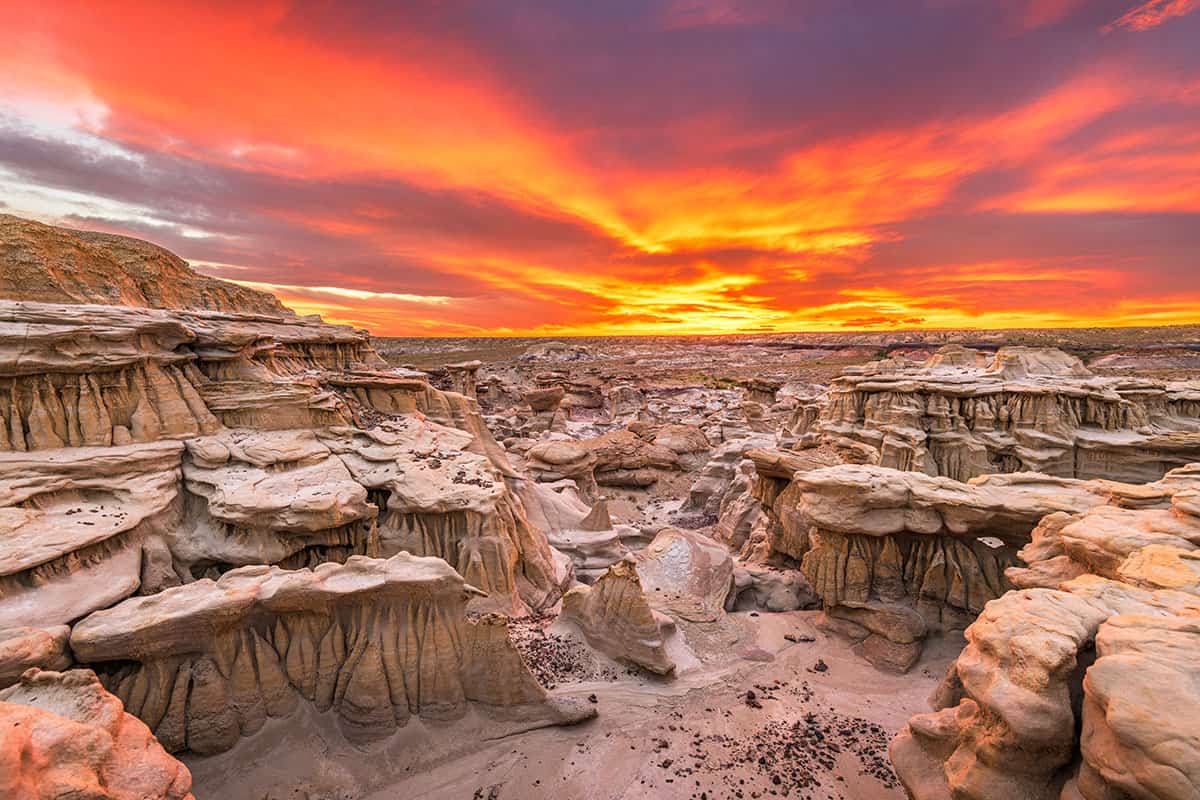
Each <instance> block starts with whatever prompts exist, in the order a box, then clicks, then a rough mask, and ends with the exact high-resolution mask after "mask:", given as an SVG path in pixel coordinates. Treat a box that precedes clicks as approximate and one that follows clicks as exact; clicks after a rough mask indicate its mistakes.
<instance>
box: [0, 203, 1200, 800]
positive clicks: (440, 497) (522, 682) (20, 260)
mask: <svg viewBox="0 0 1200 800" xmlns="http://www.w3.org/2000/svg"><path fill="white" fill-rule="evenodd" d="M0 271H2V275H0V412H3V424H2V425H0V795H2V796H4V797H8V796H12V797H15V798H19V799H20V800H34V798H38V799H39V800H40V798H46V797H68V796H69V797H88V798H98V799H100V798H102V799H103V800H110V799H111V800H133V798H138V800H142V799H143V798H149V799H150V800H167V799H168V798H170V799H171V800H188V798H190V797H191V796H192V794H191V793H194V795H195V797H196V798H199V800H205V798H209V797H221V798H231V799H232V800H264V798H265V799H266V800H285V798H286V799H287V800H294V798H303V799H304V800H331V799H332V798H337V800H384V798H390V797H394V796H398V795H403V796H414V797H431V798H458V797H467V798H470V797H474V798H476V800H506V799H507V800H511V798H548V797H556V798H559V797H585V796H586V797H590V796H595V795H596V793H597V792H598V791H602V793H605V794H606V796H607V795H612V796H613V797H623V798H650V797H654V798H659V797H665V798H680V800H685V799H686V800H697V799H698V798H699V799H700V800H709V798H714V799H715V798H728V800H745V798H766V797H793V798H805V800H818V798H838V799H839V800H850V798H859V797H861V798H875V797H879V798H895V800H899V799H900V798H901V797H902V796H903V794H904V793H905V792H906V791H907V793H908V794H909V796H910V797H911V798H913V799H914V800H935V799H936V800H948V799H949V798H970V800H992V798H1020V799H1021V800H1025V799H1026V798H1029V799H1030V800H1038V799H1040V798H1045V800H1117V799H1118V798H1150V797H1154V798H1172V800H1174V798H1193V797H1196V796H1200V795H1198V794H1197V793H1198V792H1200V774H1197V772H1196V764H1197V763H1200V751H1198V750H1197V747H1196V742H1197V741H1198V740H1200V731H1198V730H1197V729H1196V725H1197V715H1195V714H1187V713H1181V711H1180V710H1181V709H1188V708H1191V707H1192V706H1194V705H1196V702H1197V700H1198V699H1200V687H1197V685H1196V682H1195V680H1194V675H1193V673H1194V669H1193V663H1194V661H1195V658H1194V656H1195V655H1196V654H1197V652H1200V650H1198V649H1197V644H1198V643H1200V382H1196V381H1187V380H1182V379H1178V378H1177V377H1168V378H1163V377H1145V376H1140V375H1139V368H1138V367H1137V366H1136V364H1133V365H1132V366H1131V363H1132V362H1129V358H1130V356H1129V353H1128V352H1126V351H1129V349H1130V346H1129V345H1128V343H1124V342H1123V341H1122V340H1121V338H1120V336H1119V335H1117V334H1114V335H1113V336H1114V337H1116V338H1112V339H1105V340H1104V341H1105V342H1107V343H1109V344H1108V345H1106V346H1110V349H1111V350H1112V352H1113V353H1117V352H1118V351H1120V353H1121V354H1120V355H1117V356H1115V358H1116V360H1117V362H1119V364H1118V366H1114V367H1112V368H1108V367H1105V366H1104V365H1105V363H1109V362H1105V361H1104V360H1103V356H1102V355H1101V356H1099V357H1097V354H1098V353H1103V348H1102V347H1099V346H1098V345H1097V346H1091V344H1090V343H1089V342H1087V341H1084V342H1081V341H1080V340H1078V339H1072V340H1071V341H1072V342H1074V343H1075V346H1074V347H1073V352H1074V353H1084V354H1086V355H1088V356H1089V357H1091V358H1092V360H1091V361H1090V364H1091V366H1088V365H1085V364H1084V363H1083V361H1081V360H1080V359H1079V358H1078V357H1077V356H1076V355H1074V354H1070V353H1067V352H1065V351H1062V350H1057V349H1050V348H1045V347H1030V346H1028V344H1029V342H1030V341H1031V340H1036V337H1032V335H1031V333H1030V332H1029V331H1014V332H998V333H996V334H995V335H994V336H993V335H992V334H990V333H989V334H987V337H986V338H984V339H981V338H980V337H981V336H982V334H980V333H979V332H961V333H960V334H954V333H953V332H948V331H938V332H924V333H919V334H917V333H908V334H902V333H889V334H879V335H875V334H832V335H816V334H814V335H812V337H808V336H802V335H791V334H787V335H746V336H731V337H714V338H711V339H709V338H682V337H678V338H672V337H665V338H660V339H636V338H606V337H592V338H589V339H587V340H586V341H580V342H575V341H572V342H571V343H566V342H548V341H542V340H536V339H524V340H518V339H490V340H461V339H402V340H381V339H373V338H372V337H371V335H370V334H369V333H368V332H366V331H362V330H356V329H354V328H351V327H348V326H345V325H336V324H330V323H326V322H324V321H322V320H321V319H320V318H317V317H312V316H298V315H296V314H294V313H292V312H290V311H288V310H287V309H285V308H283V307H282V306H281V305H280V304H279V303H278V301H276V300H275V299H274V298H273V297H271V296H270V295H266V294H264V293H262V292H259V291H256V290H253V289H246V288H244V287H240V286H237V285H234V284H228V283H224V282H222V281H219V280H216V279H212V278H206V277H203V276H200V275H197V274H196V273H194V272H192V271H191V269H190V267H188V265H187V264H186V263H184V262H183V261H182V260H180V259H178V258H176V257H175V256H173V255H172V254H170V253H168V252H167V251H165V250H162V249H161V248H158V247H155V246H153V245H150V244H148V243H144V242H139V241H137V240H133V239H127V238H125V237H118V236H110V235H106V234H105V235H101V234H89V233H84V232H78V231H70V230H65V229H58V228H53V227H50V226H45V225H41V224H39V223H27V222H25V221H22V220H17V219H15V218H12V217H4V216H0ZM813 337H817V338H813ZM1064 342H1066V339H1064ZM968 344H974V345H981V346H983V347H986V348H987V349H986V351H985V350H982V349H979V348H978V347H974V348H972V347H967V346H966V345H968ZM1084 345H1088V346H1084ZM1187 346H1188V345H1187V344H1186V343H1181V344H1179V345H1178V347H1179V348H1183V349H1187ZM1135 350H1136V348H1135ZM889 353H890V355H889ZM881 357H882V360H875V361H868V359H880V358H881ZM1110 362H1112V363H1116V362H1113V359H1110ZM1093 367H1094V370H1093ZM942 676H945V677H944V678H943V677H942ZM931 693H932V695H933V704H934V708H933V710H932V713H926V709H927V703H926V698H928V697H929V695H930V694H931ZM889 741H890V742H891V746H890V758H889V750H888V742H889ZM598 787H601V788H598Z"/></svg>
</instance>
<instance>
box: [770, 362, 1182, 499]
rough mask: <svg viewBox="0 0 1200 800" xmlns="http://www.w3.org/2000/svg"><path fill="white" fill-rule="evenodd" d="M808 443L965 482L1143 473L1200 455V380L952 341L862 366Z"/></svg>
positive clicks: (839, 390)
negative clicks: (1113, 370) (1091, 366)
mask: <svg viewBox="0 0 1200 800" xmlns="http://www.w3.org/2000/svg"><path fill="white" fill-rule="evenodd" d="M792 428H793V429H794V432H795V433H797V434H798V435H800V438H801V440H802V441H803V442H804V443H806V444H814V443H817V442H826V443H828V444H830V445H833V446H854V445H856V444H857V445H866V446H867V447H869V448H870V451H871V452H872V454H873V463H876V464H878V465H880V466H885V467H892V468H896V469H902V470H915V471H918V472H924V473H926V474H929V475H940V476H946V477H950V478H954V479H956V480H961V481H965V480H967V479H969V478H973V477H975V476H978V475H985V474H989V473H996V472H1017V471H1031V472H1042V473H1045V474H1048V475H1055V476H1058V477H1066V478H1081V479H1090V478H1106V479H1110V480H1119V481H1126V482H1130V483H1143V482H1147V481H1153V480H1157V479H1158V478H1160V477H1161V476H1162V475H1163V473H1165V472H1166V471H1167V470H1169V469H1171V468H1173V467H1177V466H1182V465H1184V464H1187V463H1189V462H1190V461H1194V460H1196V459H1197V458H1200V386H1197V385H1196V384H1195V383H1181V382H1174V383H1172V382H1161V381H1149V380H1142V379H1137V378H1102V377H1097V376H1095V375H1093V374H1092V373H1091V372H1090V371H1089V370H1088V369H1087V368H1086V367H1084V365H1083V364H1082V362H1080V361H1079V360H1078V359H1077V358H1074V357H1072V356H1069V355H1067V354H1065V353H1063V352H1061V351H1059V350H1054V349H1050V348H1026V347H1002V348H1000V350H999V351H997V352H996V354H995V355H994V356H992V357H988V356H986V355H985V354H984V353H982V352H980V351H976V350H971V349H968V348H964V347H960V346H955V345H948V346H946V347H943V348H941V349H940V350H938V351H937V353H936V354H935V355H934V356H933V357H932V358H930V359H929V360H928V361H926V362H924V363H923V364H914V363H912V362H908V361H907V360H905V359H885V360H883V361H877V362H872V363H871V364H868V365H867V366H865V367H850V368H847V369H846V370H845V372H844V373H843V375H842V376H841V377H840V378H838V379H836V380H834V382H833V384H832V386H831V387H830V391H829V395H828V397H827V399H825V400H824V401H823V402H822V403H820V404H819V413H818V414H817V416H816V418H815V419H814V418H812V415H811V413H809V412H805V414H804V415H802V418H801V419H799V420H796V421H794V422H793V425H792Z"/></svg>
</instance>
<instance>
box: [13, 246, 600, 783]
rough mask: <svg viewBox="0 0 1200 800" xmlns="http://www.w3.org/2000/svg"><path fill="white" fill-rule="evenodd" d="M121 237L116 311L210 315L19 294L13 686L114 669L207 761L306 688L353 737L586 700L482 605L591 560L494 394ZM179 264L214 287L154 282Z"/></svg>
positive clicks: (547, 715)
mask: <svg viewBox="0 0 1200 800" xmlns="http://www.w3.org/2000/svg"><path fill="white" fill-rule="evenodd" d="M83 238H86V237H83ZM80 241H81V242H82V241H83V239H81V240H80ZM84 244H86V242H85V243H84ZM22 246H24V245H22ZM113 246H114V247H116V245H113ZM120 246H121V247H124V248H126V250H122V251H121V254H120V258H118V259H117V260H116V261H113V262H111V263H110V262H108V261H105V262H104V265H102V266H103V267H104V269H105V270H111V271H112V274H111V275H108V276H106V278H108V279H111V280H110V281H109V282H110V283H111V285H112V286H113V287H115V288H114V289H113V291H114V292H116V294H113V295H112V297H113V299H114V301H116V302H123V303H129V304H143V305H157V304H185V305H189V306H190V307H189V309H188V310H179V309H173V310H165V309H159V308H144V307H142V308H136V307H129V306H101V305H86V304H72V305H61V304H52V303H39V302H12V301H7V300H5V301H0V412H3V422H4V425H3V430H2V431H0V647H2V648H3V649H2V650H0V685H4V684H7V683H11V682H12V681H13V680H15V679H16V678H17V677H18V676H19V674H20V673H21V671H22V670H24V669H27V668H29V667H42V668H55V669H60V668H64V667H66V666H68V665H70V664H72V663H75V662H79V663H83V664H87V665H90V666H95V667H96V668H97V669H98V670H99V671H100V672H101V673H102V676H103V680H104V681H105V682H106V683H107V684H108V685H109V686H111V687H112V688H113V689H114V690H115V691H116V692H117V693H118V694H119V696H120V697H121V699H122V701H124V702H125V703H126V705H127V707H128V709H129V710H130V711H131V712H132V713H135V714H138V715H141V716H142V717H143V718H144V719H145V720H146V721H147V722H148V723H149V724H150V726H151V727H152V728H154V730H155V731H156V732H157V734H158V735H159V736H161V737H162V739H163V741H164V743H165V744H166V745H167V746H168V747H169V748H171V749H175V750H178V749H191V750H194V751H196V752H215V751H217V750H221V749H225V748H228V747H229V746H231V745H232V743H233V742H235V741H236V740H237V739H238V737H239V736H241V735H248V734H250V733H252V732H253V731H255V730H257V729H258V727H260V726H261V725H262V724H263V722H264V721H265V719H266V718H267V717H269V716H281V715H284V714H286V713H288V712H289V710H290V709H292V708H294V707H296V705H297V704H298V703H300V702H302V701H308V702H311V703H312V704H313V705H314V706H315V707H316V708H317V709H318V710H320V711H325V710H328V709H333V710H334V711H336V713H337V714H338V715H339V718H340V719H341V721H342V723H343V726H344V728H345V730H346V732H347V735H348V736H350V737H351V738H353V739H355V740H359V739H365V738H372V737H375V736H380V735H385V734H386V733H387V732H388V731H390V730H393V729H394V728H395V727H396V726H397V725H401V724H403V722H404V721H405V720H406V719H407V718H408V717H409V715H410V714H419V715H424V716H439V715H441V716H446V715H456V714H459V713H461V712H462V711H463V710H465V708H466V704H467V703H469V702H470V703H475V704H477V705H478V706H479V707H481V708H494V709H497V710H502V711H503V713H504V714H507V715H509V717H510V718H515V719H516V720H518V721H519V722H520V723H521V724H525V721H528V722H529V723H530V724H545V723H554V722H564V721H574V720H576V719H578V718H580V716H581V715H580V714H578V713H576V712H575V711H571V710H569V709H565V708H562V707H559V706H557V705H555V704H552V703H549V702H548V701H547V700H546V698H545V695H544V693H543V692H542V690H541V689H540V688H539V687H538V686H537V683H536V681H535V680H534V679H533V678H532V676H531V675H530V674H529V673H528V672H527V671H526V670H525V668H524V665H523V663H522V662H521V661H520V658H519V656H518V655H517V654H516V652H515V650H513V649H512V646H511V644H510V643H509V641H508V637H507V630H506V627H505V624H504V620H503V618H501V617H498V616H495V615H491V614H485V615H484V616H483V617H481V618H479V619H478V620H476V621H469V620H467V619H466V617H465V614H464V609H465V608H466V606H467V604H468V603H470V605H471V609H472V611H474V612H487V611H490V610H493V609H502V610H505V611H508V612H510V613H528V612H530V611H537V610H541V609H543V608H546V607H549V606H552V605H553V604H555V603H556V602H557V601H558V599H559V597H560V596H561V594H562V592H563V591H564V590H565V588H566V587H567V586H568V585H569V584H570V582H571V578H572V571H571V565H570V563H569V562H568V561H567V560H566V559H565V557H563V556H561V555H560V554H557V553H555V552H554V551H553V550H552V549H551V547H550V545H549V544H548V542H547V539H546V536H545V534H544V533H543V532H542V531H541V530H540V529H538V528H536V527H534V526H533V525H531V524H530V522H529V520H528V518H527V516H526V513H525V509H524V506H523V503H522V501H521V498H520V495H519V493H518V491H517V489H519V488H520V487H522V486H523V485H526V484H529V483H530V482H529V481H528V479H526V478H524V477H523V476H521V475H520V474H519V473H517V472H516V471H515V470H514V469H513V468H512V466H511V465H510V464H509V462H508V460H507V456H506V454H505V452H504V451H503V449H502V448H500V447H499V445H497V443H496V442H495V440H494V439H493V438H492V436H491V434H490V433H489V432H488V430H487V428H486V427H485V425H484V423H483V419H482V417H481V416H480V413H479V408H478V405H477V404H476V402H475V401H474V400H473V399H472V398H470V397H468V396H466V395H463V394H458V393H453V392H443V391H439V390H438V389H435V388H433V387H432V386H431V385H430V384H429V382H428V380H427V376H425V375H424V374H423V373H415V372H412V371H409V370H380V369H379V368H380V367H382V366H383V363H382V361H381V359H380V358H379V357H378V356H377V355H376V354H375V353H374V351H373V350H372V348H371V346H370V342H369V338H368V336H367V334H366V333H365V332H364V331H356V330H352V329H350V328H348V327H345V326H337V325H326V324H324V323H322V322H321V321H320V320H319V319H315V318H302V317H296V316H295V315H293V314H291V313H290V312H286V311H284V310H283V309H282V308H281V307H279V306H278V305H277V304H276V303H275V302H274V300H273V298H271V302H270V303H269V304H267V305H266V306H265V307H262V308H259V307H257V306H254V305H253V304H251V303H249V301H246V302H245V303H242V301H241V300H239V299H238V298H239V297H240V295H239V294H238V291H240V290H237V287H227V289H228V291H226V290H225V289H220V287H215V288H214V287H213V286H208V285H207V284H205V283H204V281H203V280H201V279H199V278H197V277H196V276H194V275H191V273H188V275H190V276H191V277H189V278H187V280H186V281H182V279H180V280H176V278H175V277H172V276H173V275H174V274H175V273H166V272H163V271H162V270H161V269H160V268H159V265H156V264H154V263H149V262H150V261H152V260H153V259H157V258H159V255H156V253H157V250H156V249H154V248H150V246H148V245H147V246H146V247H147V248H149V249H147V250H145V251H143V250H140V249H138V246H137V245H136V244H121V245H120ZM80 247H83V245H82V244H81V245H80ZM7 252H8V251H7V250H4V251H0V258H2V257H3V256H4V254H5V253H7ZM21 252H23V253H24V252H34V253H35V255H36V257H37V258H40V259H42V260H43V261H46V260H47V259H49V260H51V261H52V260H53V253H51V252H50V251H36V252H35V251H33V250H28V248H26V250H22V251H21ZM79 252H80V253H81V255H79V258H80V259H84V260H87V259H92V258H96V259H98V258H100V257H101V256H99V255H96V254H94V253H91V251H86V250H80V251H79ZM22 258H24V256H22ZM114 258H117V257H116V256H114ZM164 258H166V257H165V256H164ZM139 259H141V260H140V261H139ZM166 260H167V262H169V263H168V264H167V266H172V265H173V267H172V268H174V267H179V268H181V269H185V268H186V265H182V262H179V263H178V264H175V263H174V262H173V261H170V258H167V259H166ZM176 261H177V260H176ZM22 264H24V262H22ZM57 264H58V262H54V263H49V261H47V263H43V264H42V269H43V270H44V271H45V272H46V274H47V275H48V276H49V277H46V278H45V280H44V281H43V283H44V284H45V286H48V287H51V289H53V291H55V292H63V293H66V294H68V295H70V296H69V297H58V296H57V295H53V297H54V299H59V300H66V301H68V302H72V303H77V302H78V301H80V300H87V299H93V298H94V297H96V295H95V294H94V293H87V292H84V293H83V294H79V295H78V296H77V295H76V294H72V293H71V292H73V291H74V290H73V289H71V288H70V287H72V286H74V283H72V282H73V281H75V282H80V283H82V284H88V285H89V286H90V284H91V283H92V282H93V280H94V278H95V277H96V276H95V275H92V274H91V273H89V272H87V269H85V268H84V267H78V265H76V267H78V268H76V267H72V269H74V272H70V270H66V268H65V267H64V271H61V272H55V269H57V268H58V267H57ZM181 265H182V266H181ZM22 269H24V266H22ZM68 273H69V274H68ZM5 276H6V278H7V276H8V273H7V272H6V273H5ZM185 277H186V276H185ZM158 280H161V281H162V282H163V283H165V284H171V283H179V284H180V285H184V284H187V285H189V286H190V287H191V290H194V292H195V296H194V297H192V296H190V295H189V296H188V297H182V296H174V295H168V294H161V293H160V294H157V295H154V294H152V293H150V289H149V288H146V287H144V286H143V284H147V286H148V285H149V284H148V283H147V282H149V283H153V282H154V281H158ZM181 281H182V282H181ZM188 281H190V283H188ZM214 283H216V282H214ZM31 285H35V284H31ZM64 287H66V288H64ZM138 287H143V288H140V289H139V288H138ZM94 288H95V287H91V288H89V289H88V291H91V290H92V289H94ZM47 291H50V290H49V289H48V290H47ZM97 291H99V290H97ZM138 292H141V294H138ZM222 292H225V294H222ZM10 294H11V293H10ZM20 296H24V295H20ZM101 296H102V297H103V298H104V299H108V298H109V295H107V294H103V292H101ZM249 297H250V298H251V299H253V293H252V294H251V295H249ZM227 302H228V303H230V304H232V305H233V306H234V307H235V309H236V310H235V312H229V311H214V310H204V309H206V308H208V307H210V306H209V303H211V304H212V305H215V306H218V307H223V306H222V304H224V303H227ZM239 303H242V304H241V305H239ZM247 309H248V310H250V311H252V312H253V313H242V312H244V311H245V310H247ZM263 312H267V313H263ZM460 366H461V369H455V370H452V377H453V378H454V379H455V380H457V381H458V383H459V384H461V388H463V389H465V390H468V391H469V390H470V389H471V382H472V380H473V375H474V372H473V368H472V366H471V365H469V364H466V365H460ZM587 516H588V514H587V512H586V510H585V512H584V513H583V514H581V515H580V523H581V524H582V522H583V521H584V519H583V518H585V517H587ZM613 535H614V537H615V532H613ZM618 544H619V541H618ZM410 554H413V555H410ZM376 556H383V557H385V558H386V557H389V556H394V557H393V558H391V559H390V560H386V561H384V560H375V559H374V557H376ZM421 556H437V557H438V558H436V559H434V558H421ZM616 557H617V558H619V557H620V556H619V554H618V555H617V556H616ZM343 563H344V565H343ZM610 563H611V562H610ZM267 565H274V566H267ZM308 566H315V567H316V571H315V572H309V571H299V572H294V571H289V570H293V569H295V568H298V567H308ZM606 566H607V565H606ZM455 570H457V572H456V571H455ZM222 573H224V576H223V577H222ZM214 578H219V580H218V581H216V582H214V581H213V580H212V579H214ZM181 584H182V585H181ZM476 587H479V588H476ZM134 595H142V597H137V598H133V596H134ZM131 598H133V599H131ZM122 601H124V602H122ZM81 619H82V620H83V621H82V622H81V621H80V620H81ZM69 624H74V626H75V627H74V631H73V634H74V636H75V639H74V641H75V644H74V645H73V646H72V645H70V644H69V639H68V636H69V635H70V634H71V633H72V631H71V630H70V629H69V628H68V627H67V625H69ZM18 626H20V627H18ZM114 702H116V701H115V700H114ZM148 736H149V734H147V737H148ZM39 746H40V745H39ZM55 746H57V745H55ZM56 752H57V751H56ZM74 752H75V751H67V750H64V751H62V753H61V754H58V755H54V757H55V758H61V759H63V763H64V764H66V763H67V761H69V760H70V759H71V758H73V757H74ZM98 758H100V756H96V758H92V760H91V761H89V762H88V763H89V764H90V765H91V766H92V767H95V768H97V769H99V765H101V762H100V761H98V760H97V759H98ZM172 763H173V762H172ZM5 777H7V776H5ZM0 780H2V779H0ZM30 780H33V778H30ZM31 785H32V784H31ZM184 791H185V792H186V787H185V790H184ZM0 794H3V792H0ZM5 796H7V795H5ZM56 796H57V795H56ZM89 796H90V795H89ZM96 796H97V797H100V796H107V795H101V794H96ZM115 796H120V797H121V798H122V799H123V800H124V798H126V797H132V796H134V795H131V794H119V795H116V794H115V795H114V797H115ZM136 796H138V797H142V796H145V797H157V796H158V795H156V794H152V793H150V792H148V793H147V794H145V795H140V794H139V795H136ZM164 796H165V795H164ZM171 796H174V795H171Z"/></svg>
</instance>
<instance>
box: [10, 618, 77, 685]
mask: <svg viewBox="0 0 1200 800" xmlns="http://www.w3.org/2000/svg"><path fill="white" fill-rule="evenodd" d="M70 636H71V629H70V628H69V627H68V626H66V625H54V626H52V627H49V628H31V627H28V626H24V627H20V628H0V689H4V688H6V687H8V686H11V685H12V684H14V683H16V682H17V679H18V678H20V677H21V675H22V674H24V673H25V671H26V670H29V669H32V668H34V667H39V668H41V669H47V670H55V671H57V670H64V669H66V668H67V667H69V666H71V661H72V658H71V650H70V647H69V646H68V645H67V640H68V639H69V638H70Z"/></svg>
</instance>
